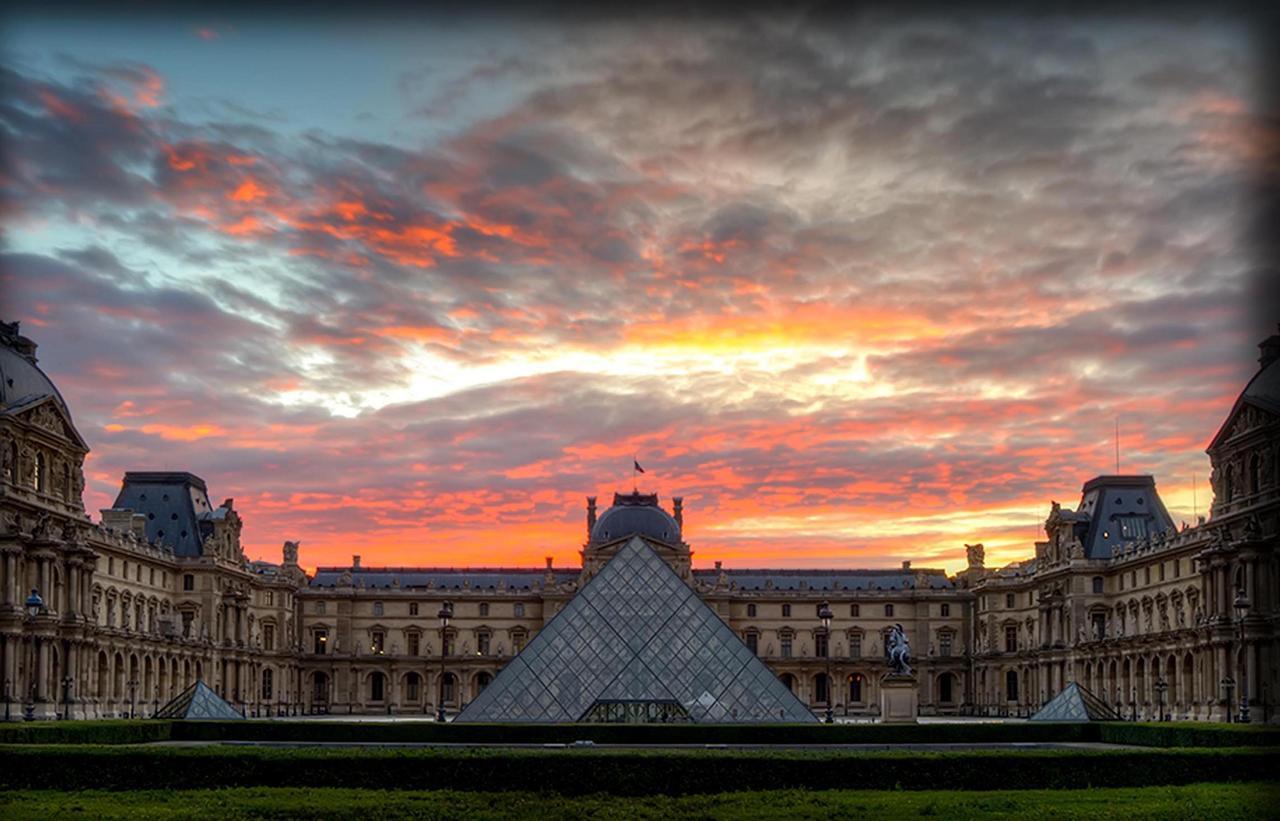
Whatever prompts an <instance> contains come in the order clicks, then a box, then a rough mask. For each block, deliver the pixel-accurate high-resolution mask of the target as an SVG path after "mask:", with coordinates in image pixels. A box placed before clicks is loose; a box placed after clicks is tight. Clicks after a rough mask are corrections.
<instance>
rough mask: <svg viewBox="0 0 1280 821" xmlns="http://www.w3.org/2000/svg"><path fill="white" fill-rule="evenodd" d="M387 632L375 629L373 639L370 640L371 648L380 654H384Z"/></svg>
mask: <svg viewBox="0 0 1280 821" xmlns="http://www.w3.org/2000/svg"><path fill="white" fill-rule="evenodd" d="M386 640H387V637H386V634H385V633H383V632H382V631H381V630H374V631H373V640H372V641H370V642H369V649H370V650H371V651H373V652H374V653H376V654H378V655H382V654H383V653H384V652H385V648H386Z"/></svg>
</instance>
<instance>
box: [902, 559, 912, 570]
mask: <svg viewBox="0 0 1280 821" xmlns="http://www.w3.org/2000/svg"><path fill="white" fill-rule="evenodd" d="M902 569H903V570H910V569H911V562H910V561H905V560H904V561H903V562H902Z"/></svg>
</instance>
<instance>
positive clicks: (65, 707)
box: [62, 675, 75, 721]
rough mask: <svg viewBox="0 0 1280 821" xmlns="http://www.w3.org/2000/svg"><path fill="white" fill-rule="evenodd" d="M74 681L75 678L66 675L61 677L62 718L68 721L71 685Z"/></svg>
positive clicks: (69, 717)
mask: <svg viewBox="0 0 1280 821" xmlns="http://www.w3.org/2000/svg"><path fill="white" fill-rule="evenodd" d="M74 683H75V679H73V678H72V677H71V676H69V675H66V676H63V677H62V720H63V721H69V720H70V719H71V685H72V684H74Z"/></svg>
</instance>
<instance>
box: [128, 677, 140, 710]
mask: <svg viewBox="0 0 1280 821" xmlns="http://www.w3.org/2000/svg"><path fill="white" fill-rule="evenodd" d="M137 706H138V680H137V679H136V678H131V679H129V718H133V715H134V711H135V709H136V708H137Z"/></svg>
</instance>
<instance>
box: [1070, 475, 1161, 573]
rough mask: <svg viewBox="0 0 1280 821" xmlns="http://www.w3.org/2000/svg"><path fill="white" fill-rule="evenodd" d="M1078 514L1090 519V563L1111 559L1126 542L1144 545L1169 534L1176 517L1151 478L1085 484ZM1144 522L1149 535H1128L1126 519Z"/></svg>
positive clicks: (1101, 479)
mask: <svg viewBox="0 0 1280 821" xmlns="http://www.w3.org/2000/svg"><path fill="white" fill-rule="evenodd" d="M1076 512H1077V513H1083V514H1086V515H1088V517H1089V528H1088V531H1087V533H1086V535H1085V538H1084V540H1083V541H1084V555H1085V558H1088V559H1109V558H1111V556H1112V554H1113V553H1114V552H1115V551H1116V549H1117V548H1119V547H1120V546H1121V545H1122V544H1124V543H1125V542H1134V541H1140V540H1141V539H1143V538H1146V536H1148V535H1152V536H1154V535H1155V534H1157V533H1163V532H1164V531H1166V530H1174V529H1175V527H1174V523H1173V517H1172V516H1170V515H1169V511H1167V510H1165V507H1164V502H1162V501H1160V496H1159V494H1157V493H1156V480H1155V478H1154V477H1151V476H1098V477H1096V478H1093V479H1090V480H1089V481H1087V482H1085V484H1084V488H1083V490H1082V491H1081V497H1080V506H1079V507H1078V508H1076ZM1135 517H1136V518H1140V519H1141V520H1142V522H1143V525H1142V526H1143V528H1144V529H1145V531H1146V532H1145V533H1142V534H1138V535H1133V534H1130V535H1127V536H1126V535H1125V534H1124V533H1123V532H1122V530H1121V527H1120V520H1121V519H1122V518H1126V519H1128V518H1135Z"/></svg>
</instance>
